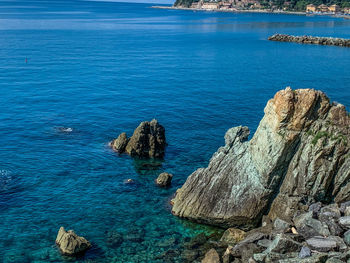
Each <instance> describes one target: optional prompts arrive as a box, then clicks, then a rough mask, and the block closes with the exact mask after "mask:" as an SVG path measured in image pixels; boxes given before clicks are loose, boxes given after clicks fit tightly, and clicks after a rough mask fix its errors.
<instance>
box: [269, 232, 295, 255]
mask: <svg viewBox="0 0 350 263" xmlns="http://www.w3.org/2000/svg"><path fill="white" fill-rule="evenodd" d="M300 248H301V244H300V243H298V242H295V241H294V240H293V239H291V238H290V237H289V236H287V235H285V234H278V235H276V237H275V239H274V240H273V241H272V242H271V244H270V245H269V247H268V248H267V249H266V250H265V251H264V253H267V254H268V253H271V252H275V253H281V254H286V253H288V252H294V251H299V250H300Z"/></svg>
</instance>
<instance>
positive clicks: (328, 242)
mask: <svg viewBox="0 0 350 263" xmlns="http://www.w3.org/2000/svg"><path fill="white" fill-rule="evenodd" d="M306 243H307V244H308V246H309V247H310V248H311V249H313V250H317V251H319V252H328V251H332V250H335V249H337V247H338V246H337V243H336V242H335V241H334V240H332V239H330V238H327V237H321V236H316V237H312V238H310V239H308V240H306Z"/></svg>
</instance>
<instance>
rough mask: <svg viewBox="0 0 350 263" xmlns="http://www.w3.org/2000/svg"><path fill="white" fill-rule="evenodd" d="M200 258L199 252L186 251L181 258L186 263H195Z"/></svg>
mask: <svg viewBox="0 0 350 263" xmlns="http://www.w3.org/2000/svg"><path fill="white" fill-rule="evenodd" d="M198 256H199V253H198V251H197V250H188V249H186V250H184V251H183V252H182V253H181V258H182V259H183V260H184V261H185V262H194V261H195V260H196V259H197V258H198Z"/></svg>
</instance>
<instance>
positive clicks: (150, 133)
mask: <svg viewBox="0 0 350 263" xmlns="http://www.w3.org/2000/svg"><path fill="white" fill-rule="evenodd" d="M110 146H111V147H112V148H113V149H114V150H115V151H117V152H119V153H123V152H126V153H127V154H129V155H131V156H138V157H142V158H162V157H163V156H164V151H165V146H166V140H165V129H164V127H163V126H162V125H160V124H159V123H158V121H157V120H152V121H150V122H148V121H144V122H141V124H140V125H139V126H138V127H137V128H136V129H135V131H134V134H133V135H132V136H131V138H130V139H128V138H127V135H126V133H122V134H120V135H119V136H118V138H117V139H115V140H113V141H112V142H111V143H110Z"/></svg>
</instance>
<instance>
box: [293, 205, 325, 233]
mask: <svg viewBox="0 0 350 263" xmlns="http://www.w3.org/2000/svg"><path fill="white" fill-rule="evenodd" d="M312 216H313V212H312V211H310V212H307V213H304V214H301V215H298V216H296V217H294V219H293V221H294V223H295V226H296V228H297V231H298V233H299V234H300V235H302V236H303V237H304V238H305V239H307V238H310V237H313V236H318V235H321V236H329V235H330V232H329V229H328V226H327V225H326V224H325V223H322V222H321V221H319V220H317V219H315V218H313V217H312Z"/></svg>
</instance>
